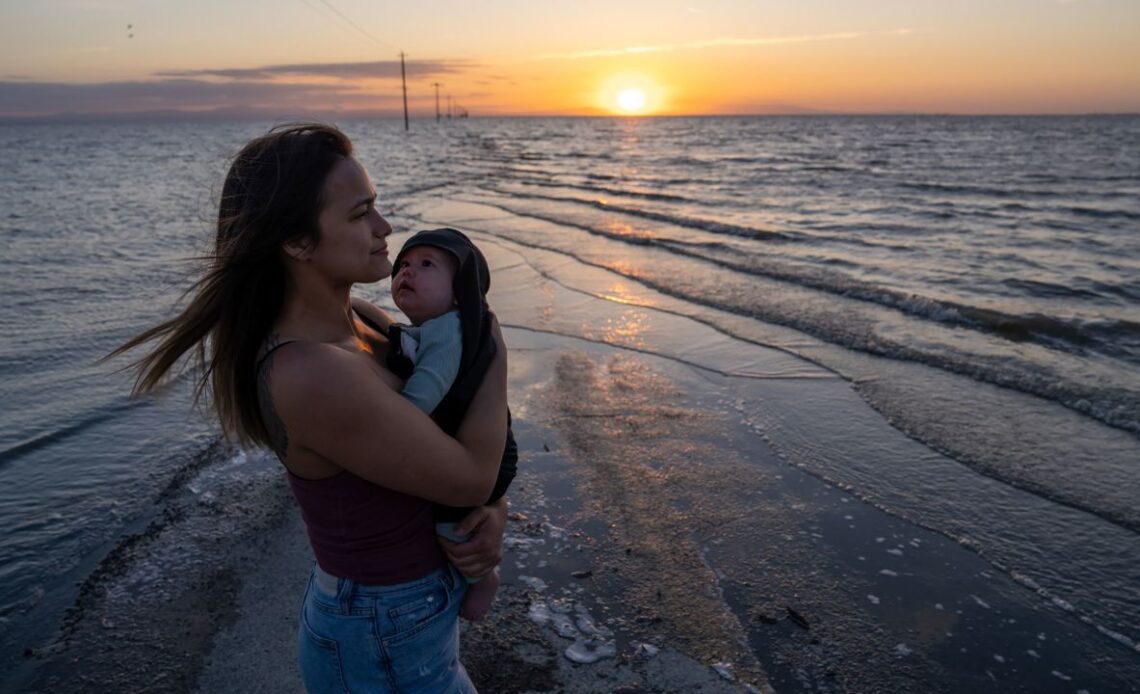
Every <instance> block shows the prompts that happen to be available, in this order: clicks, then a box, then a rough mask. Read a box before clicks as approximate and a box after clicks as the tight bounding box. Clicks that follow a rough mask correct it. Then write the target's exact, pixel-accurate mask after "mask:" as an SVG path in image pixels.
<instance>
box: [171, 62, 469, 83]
mask: <svg viewBox="0 0 1140 694" xmlns="http://www.w3.org/2000/svg"><path fill="white" fill-rule="evenodd" d="M474 66H475V64H474V63H472V62H469V61H464V60H416V61H413V62H409V63H408V64H407V67H406V69H407V75H408V77H415V78H422V77H434V76H436V75H446V74H455V73H458V72H463V71H465V70H468V69H470V68H472V67H474ZM155 76H157V77H179V78H200V77H214V78H221V79H231V80H270V79H274V78H278V77H331V78H336V79H398V78H399V77H400V61H398V60H377V61H375V62H368V63H299V64H296V65H267V66H265V67H257V68H221V69H210V70H166V71H162V72H156V73H155Z"/></svg>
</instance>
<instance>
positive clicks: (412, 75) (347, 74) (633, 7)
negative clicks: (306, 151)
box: [0, 0, 1140, 117]
mask: <svg viewBox="0 0 1140 694" xmlns="http://www.w3.org/2000/svg"><path fill="white" fill-rule="evenodd" d="M1138 37H1140V0H715V1H712V0H576V1H574V2H568V1H562V0H481V1H478V2H476V1H474V0H466V1H464V0H411V1H409V2H400V3H397V2H380V1H378V0H225V1H223V0H194V1H193V2H191V1H190V0H0V117H28V116H37V117H38V116H50V115H53V114H60V113H71V114H96V115H98V114H102V115H105V116H106V115H110V114H120V113H131V112H165V111H172V110H173V111H180V110H187V111H196V112H209V111H215V110H221V111H224V112H231V113H240V112H243V111H248V112H262V113H272V114H276V115H279V116H290V115H304V114H306V113H341V114H346V115H351V114H352V113H353V112H359V113H360V114H361V115H378V114H379V115H384V114H391V115H394V114H396V113H398V112H399V111H400V109H401V100H400V99H401V98H400V64H399V53H400V51H401V50H402V51H404V52H406V53H407V56H408V63H407V67H408V92H409V103H410V107H411V109H412V111H413V115H424V114H427V113H432V112H434V108H435V101H434V89H433V87H432V83H433V82H439V83H441V84H442V86H441V87H440V94H441V96H442V98H443V106H444V107H445V108H446V103H447V101H446V99H447V96H449V95H450V96H451V98H452V99H453V100H454V102H455V103H456V104H458V105H461V106H463V107H465V108H467V109H468V110H469V111H470V112H471V115H473V116H480V115H560V114H565V115H594V114H614V113H629V114H752V113H809V112H829V113H831V112H841V113H897V112H907V113H915V112H917V113H1091V112H1098V113H1103V112H1109V113H1119V112H1131V113H1136V112H1140V39H1138Z"/></svg>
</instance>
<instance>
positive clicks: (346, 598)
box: [336, 578, 356, 615]
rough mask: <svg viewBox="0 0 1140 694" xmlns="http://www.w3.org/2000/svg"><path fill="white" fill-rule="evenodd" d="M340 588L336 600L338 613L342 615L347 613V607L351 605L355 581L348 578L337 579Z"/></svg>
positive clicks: (354, 591) (354, 592)
mask: <svg viewBox="0 0 1140 694" xmlns="http://www.w3.org/2000/svg"><path fill="white" fill-rule="evenodd" d="M338 584H339V586H340V590H338V591H337V596H336V599H337V602H339V603H340V613H341V614H343V615H347V614H349V608H350V607H351V606H352V597H353V595H355V594H356V581H353V580H352V579H349V578H341V579H338Z"/></svg>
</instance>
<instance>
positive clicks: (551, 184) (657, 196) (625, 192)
mask: <svg viewBox="0 0 1140 694" xmlns="http://www.w3.org/2000/svg"><path fill="white" fill-rule="evenodd" d="M514 182H516V183H522V184H525V185H528V186H539V187H541V188H570V189H571V190H581V191H584V192H586V193H598V194H605V195H617V196H621V197H626V198H637V199H639V200H652V201H655V202H677V203H692V202H694V201H692V200H690V199H689V198H686V197H684V196H681V195H674V194H672V193H654V192H650V191H646V190H630V189H625V188H612V187H609V186H601V185H583V184H581V183H571V182H568V181H544V180H539V179H534V178H516V179H515V181H514Z"/></svg>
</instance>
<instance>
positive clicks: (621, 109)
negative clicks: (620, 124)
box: [594, 71, 668, 116]
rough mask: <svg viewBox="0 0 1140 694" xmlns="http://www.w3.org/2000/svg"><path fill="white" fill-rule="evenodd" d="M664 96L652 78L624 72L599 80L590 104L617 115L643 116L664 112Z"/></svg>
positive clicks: (652, 76)
mask: <svg viewBox="0 0 1140 694" xmlns="http://www.w3.org/2000/svg"><path fill="white" fill-rule="evenodd" d="M666 97H667V90H666V89H665V87H664V86H663V85H662V84H661V82H660V81H659V80H658V79H657V78H656V76H654V75H650V74H646V73H643V72H633V71H627V72H618V73H611V74H610V75H608V76H606V77H604V78H602V80H601V82H600V83H599V84H598V91H597V92H596V95H595V97H594V99H595V100H594V104H595V105H596V107H597V108H598V109H599V110H601V111H604V112H607V113H612V114H615V115H619V116H643V115H646V116H647V115H652V114H655V113H661V112H662V111H665V110H667V106H668V104H667V103H666V102H667V98H666Z"/></svg>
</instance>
